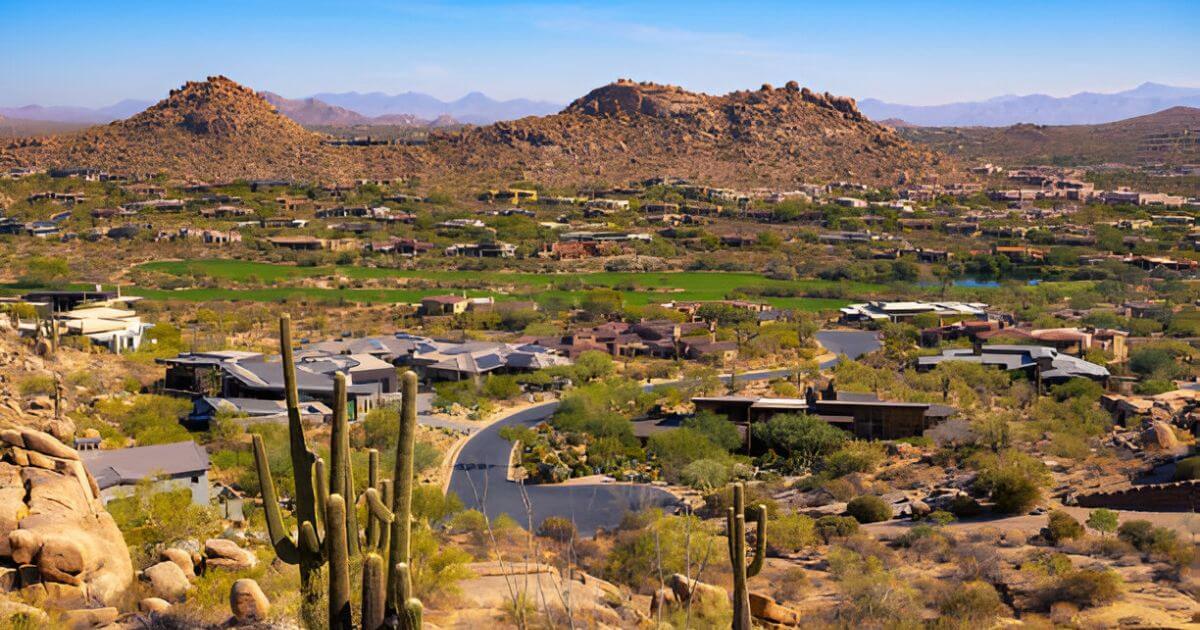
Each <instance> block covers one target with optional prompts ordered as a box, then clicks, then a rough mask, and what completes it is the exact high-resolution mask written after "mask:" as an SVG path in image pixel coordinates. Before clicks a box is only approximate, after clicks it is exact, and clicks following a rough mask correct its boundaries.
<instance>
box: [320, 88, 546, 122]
mask: <svg viewBox="0 0 1200 630" xmlns="http://www.w3.org/2000/svg"><path fill="white" fill-rule="evenodd" d="M313 98H315V99H317V100H319V101H322V102H325V103H328V104H330V105H334V106H337V107H342V108H345V109H348V110H351V111H355V112H358V113H359V114H362V115H364V116H369V117H376V116H386V115H390V114H408V115H411V116H416V117H418V118H424V119H430V120H432V119H436V118H438V117H439V116H450V117H451V118H454V119H455V120H458V121H460V122H464V123H470V124H474V125H487V124H491V123H494V122H497V121H500V120H516V119H518V118H524V117H526V116H546V115H548V114H554V113H557V112H558V111H559V110H561V109H562V108H563V106H562V105H561V104H559V103H549V102H546V101H532V100H529V99H524V98H518V99H513V100H510V101H497V100H495V99H493V98H490V97H488V96H487V95H485V94H482V93H480V92H471V93H470V94H467V95H466V96H464V97H462V98H460V99H458V100H455V101H449V102H446V101H442V100H438V99H437V98H434V97H432V96H430V95H428V94H421V93H419V92H405V93H403V94H384V93H382V92H370V93H368V94H360V93H358V92H340V93H331V92H322V93H320V94H314V95H313Z"/></svg>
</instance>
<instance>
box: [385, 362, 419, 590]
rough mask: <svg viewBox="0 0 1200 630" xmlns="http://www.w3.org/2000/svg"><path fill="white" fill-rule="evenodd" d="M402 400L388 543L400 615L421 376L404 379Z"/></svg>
mask: <svg viewBox="0 0 1200 630" xmlns="http://www.w3.org/2000/svg"><path fill="white" fill-rule="evenodd" d="M401 380H402V381H403V383H402V386H401V391H402V392H403V395H402V398H401V401H400V435H399V436H398V439H397V440H396V468H395V470H394V471H393V473H392V485H393V492H392V513H393V514H395V517H396V518H395V520H393V521H392V527H391V537H390V540H389V541H388V561H389V566H390V567H391V568H392V570H391V571H389V572H388V610H390V611H396V612H399V611H400V610H401V609H403V608H404V607H405V605H406V603H407V599H399V598H398V597H397V593H398V592H399V591H400V588H399V587H400V583H399V582H400V576H399V575H398V574H397V572H396V569H395V568H396V566H397V565H399V564H404V565H405V566H407V565H408V563H409V561H410V550H409V549H410V544H409V543H410V540H411V539H410V533H411V528H412V484H413V445H414V442H415V440H416V430H417V375H416V374H414V373H413V372H411V371H409V372H405V373H404V375H403V377H402V379H401Z"/></svg>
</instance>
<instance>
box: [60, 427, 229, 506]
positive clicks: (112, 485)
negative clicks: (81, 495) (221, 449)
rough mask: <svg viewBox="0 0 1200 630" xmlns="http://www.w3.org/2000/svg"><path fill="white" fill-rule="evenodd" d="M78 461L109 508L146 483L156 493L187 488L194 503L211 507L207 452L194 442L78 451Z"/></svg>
mask: <svg viewBox="0 0 1200 630" xmlns="http://www.w3.org/2000/svg"><path fill="white" fill-rule="evenodd" d="M79 459H80V460H82V461H83V465H84V466H85V467H86V468H87V470H88V472H89V473H91V474H92V477H95V479H96V484H97V485H98V486H99V487H100V497H101V499H102V500H103V501H104V503H105V504H107V503H108V502H109V501H111V500H112V499H115V498H120V497H125V496H128V495H130V494H132V493H133V491H134V488H135V487H136V486H137V485H138V483H141V482H142V481H144V480H147V479H149V480H151V481H152V483H153V484H154V489H155V490H156V491H168V490H179V489H181V488H186V489H187V490H189V491H191V493H192V503H195V504H196V505H208V504H209V485H208V451H207V450H205V448H204V447H203V446H200V445H199V444H196V443H195V442H193V441H191V440H187V441H185V442H175V443H172V444H155V445H153V446H135V447H133V448H118V449H112V450H99V449H79Z"/></svg>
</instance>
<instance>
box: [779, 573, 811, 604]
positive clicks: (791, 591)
mask: <svg viewBox="0 0 1200 630" xmlns="http://www.w3.org/2000/svg"><path fill="white" fill-rule="evenodd" d="M807 588H808V574H807V573H805V572H804V569H801V568H800V567H788V569H787V570H785V571H784V572H783V575H780V576H779V578H778V579H776V580H775V590H774V591H773V592H772V593H771V594H772V595H773V596H774V597H775V599H776V600H779V601H785V602H786V601H797V600H799V599H800V596H801V595H802V594H803V593H804V591H805V589H807Z"/></svg>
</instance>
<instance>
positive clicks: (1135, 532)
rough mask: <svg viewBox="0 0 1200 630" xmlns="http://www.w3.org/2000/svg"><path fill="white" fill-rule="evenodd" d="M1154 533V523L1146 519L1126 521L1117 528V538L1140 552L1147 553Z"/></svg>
mask: <svg viewBox="0 0 1200 630" xmlns="http://www.w3.org/2000/svg"><path fill="white" fill-rule="evenodd" d="M1153 533H1154V523H1151V522H1150V521H1147V520H1144V519H1134V520H1132V521H1125V522H1124V523H1121V526H1120V527H1118V528H1117V538H1120V539H1121V540H1123V541H1125V542H1127V543H1129V544H1130V545H1133V548H1134V549H1137V550H1138V551H1143V552H1144V551H1147V550H1148V549H1149V547H1150V540H1151V537H1152V535H1153Z"/></svg>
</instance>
